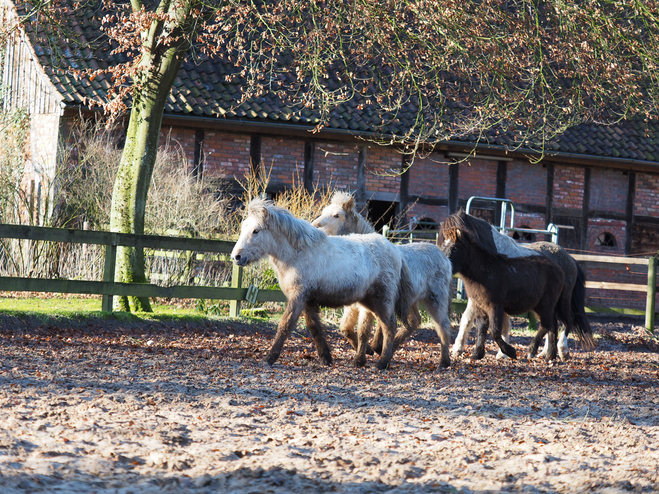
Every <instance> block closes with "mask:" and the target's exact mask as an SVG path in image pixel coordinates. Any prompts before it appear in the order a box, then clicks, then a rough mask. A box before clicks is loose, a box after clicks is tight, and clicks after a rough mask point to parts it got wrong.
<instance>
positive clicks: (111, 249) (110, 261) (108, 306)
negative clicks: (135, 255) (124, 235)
mask: <svg viewBox="0 0 659 494" xmlns="http://www.w3.org/2000/svg"><path fill="white" fill-rule="evenodd" d="M116 264H117V242H116V238H115V239H113V242H112V244H111V245H106V246H105V268H104V269H103V281H107V282H110V283H112V282H114V270H115V268H116ZM112 303H113V302H112V294H110V295H103V303H102V304H101V309H102V310H103V311H104V312H112Z"/></svg>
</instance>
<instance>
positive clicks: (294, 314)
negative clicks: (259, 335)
mask: <svg viewBox="0 0 659 494" xmlns="http://www.w3.org/2000/svg"><path fill="white" fill-rule="evenodd" d="M302 309H304V300H300V299H291V300H289V301H288V305H286V309H285V310H284V315H282V316H281V321H279V326H278V327H277V334H276V336H275V341H274V343H273V344H272V347H271V348H270V352H269V353H268V358H267V359H266V362H268V364H269V365H273V364H274V363H275V362H276V361H277V359H278V358H279V355H281V349H282V348H283V347H284V342H285V341H286V339H287V338H288V337H289V336H290V334H291V331H292V330H293V328H294V327H295V324H296V323H297V320H298V319H299V318H300V313H301V312H302Z"/></svg>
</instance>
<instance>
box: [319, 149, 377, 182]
mask: <svg viewBox="0 0 659 494" xmlns="http://www.w3.org/2000/svg"><path fill="white" fill-rule="evenodd" d="M367 153H368V151H367ZM358 158H359V147H358V146H356V145H354V144H345V143H334V142H322V141H320V142H318V143H317V144H316V154H315V164H314V180H318V183H319V184H320V185H330V186H332V187H335V188H339V189H344V190H349V191H352V192H354V191H355V190H357V163H358ZM367 159H368V154H367Z"/></svg>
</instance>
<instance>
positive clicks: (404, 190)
mask: <svg viewBox="0 0 659 494" xmlns="http://www.w3.org/2000/svg"><path fill="white" fill-rule="evenodd" d="M402 156H403V158H402V160H401V164H400V171H401V175H400V190H399V194H398V195H399V199H400V200H399V202H398V211H396V217H397V218H398V226H397V228H399V229H402V228H403V223H404V222H405V218H406V217H407V208H408V206H409V203H410V192H409V191H410V166H411V164H412V162H413V157H412V156H411V155H409V154H406V153H403V155H402Z"/></svg>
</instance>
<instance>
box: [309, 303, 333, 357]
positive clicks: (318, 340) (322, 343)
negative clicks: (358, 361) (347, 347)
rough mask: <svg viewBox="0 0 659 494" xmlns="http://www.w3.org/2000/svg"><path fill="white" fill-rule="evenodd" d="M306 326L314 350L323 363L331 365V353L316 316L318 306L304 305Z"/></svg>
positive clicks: (318, 318)
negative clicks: (314, 345) (311, 338)
mask: <svg viewBox="0 0 659 494" xmlns="http://www.w3.org/2000/svg"><path fill="white" fill-rule="evenodd" d="M303 314H304V319H305V320H306V322H307V328H308V329H309V332H310V333H311V336H312V337H313V341H314V343H315V344H316V352H318V356H319V357H320V360H322V361H323V363H324V364H325V365H332V353H331V351H330V347H329V345H328V344H327V340H326V339H325V335H324V334H323V325H322V323H321V322H320V317H319V316H318V307H309V306H306V307H305V308H304V311H303Z"/></svg>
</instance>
